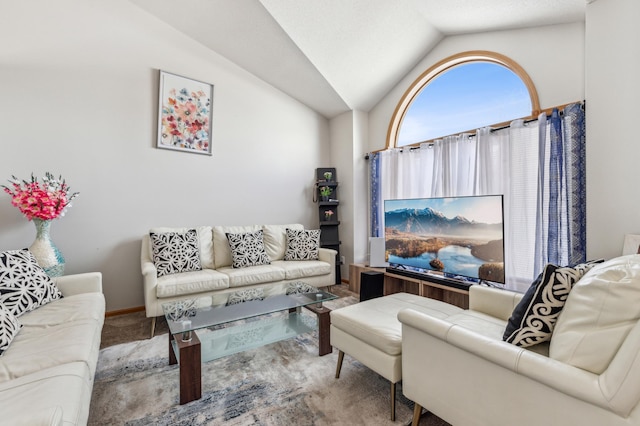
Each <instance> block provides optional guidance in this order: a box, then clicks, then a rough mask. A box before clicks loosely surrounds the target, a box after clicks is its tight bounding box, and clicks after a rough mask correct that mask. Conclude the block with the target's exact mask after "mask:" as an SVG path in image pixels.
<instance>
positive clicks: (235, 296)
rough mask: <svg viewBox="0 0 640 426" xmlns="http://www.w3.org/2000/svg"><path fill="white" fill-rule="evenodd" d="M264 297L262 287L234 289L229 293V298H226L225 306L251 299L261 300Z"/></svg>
mask: <svg viewBox="0 0 640 426" xmlns="http://www.w3.org/2000/svg"><path fill="white" fill-rule="evenodd" d="M263 299H264V290H263V289H262V287H258V288H248V289H246V290H240V291H236V292H234V293H231V294H230V295H229V299H228V300H227V306H229V305H237V304H238V303H242V302H250V301H252V300H263Z"/></svg>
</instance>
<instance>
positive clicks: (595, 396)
mask: <svg viewBox="0 0 640 426" xmlns="http://www.w3.org/2000/svg"><path fill="white" fill-rule="evenodd" d="M521 297H522V295H521V294H517V293H512V292H509V291H503V290H498V289H492V288H487V287H479V286H473V287H471V289H470V295H469V310H466V311H463V312H461V313H459V314H457V315H453V316H449V317H447V318H444V319H442V318H436V317H434V316H430V315H426V314H424V313H421V312H418V311H416V310H413V309H405V310H402V311H400V312H399V314H398V319H399V321H400V322H401V323H402V380H403V392H404V394H405V395H406V396H407V397H408V398H409V399H411V400H413V401H415V402H416V403H417V409H416V410H417V411H416V412H415V413H414V414H415V415H414V422H415V419H416V417H417V416H418V414H419V410H420V406H423V407H424V408H426V409H427V410H429V411H431V412H433V413H434V414H436V415H437V416H439V417H441V418H442V419H444V420H446V421H447V422H449V423H452V424H454V425H492V426H499V425H516V424H517V425H551V424H553V425H594V426H595V425H608V426H613V425H640V406H639V404H638V403H639V401H640V323H639V321H638V320H639V318H640V255H633V256H624V257H620V258H616V259H612V260H610V261H608V262H605V263H602V264H600V265H597V266H595V267H593V269H591V270H590V271H589V272H587V273H586V274H585V275H584V276H583V277H582V278H581V279H580V280H579V281H578V282H577V283H576V284H575V285H574V286H573V289H572V290H571V291H570V293H569V295H568V298H567V300H566V304H565V305H564V308H563V309H562V311H561V312H560V314H559V316H558V318H557V323H556V325H555V329H554V330H553V334H552V336H551V340H550V342H546V343H539V344H537V345H534V346H531V347H530V348H522V347H518V346H515V345H513V344H511V343H507V342H504V341H502V337H503V333H504V331H505V326H506V324H507V320H508V319H509V317H510V315H511V314H512V311H513V309H514V307H515V306H516V305H517V304H518V302H519V300H520V298H521ZM414 424H416V423H414Z"/></svg>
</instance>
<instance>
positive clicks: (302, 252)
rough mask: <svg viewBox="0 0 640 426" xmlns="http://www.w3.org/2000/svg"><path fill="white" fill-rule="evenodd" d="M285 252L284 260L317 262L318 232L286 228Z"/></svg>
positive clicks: (316, 230)
mask: <svg viewBox="0 0 640 426" xmlns="http://www.w3.org/2000/svg"><path fill="white" fill-rule="evenodd" d="M286 231H287V250H286V251H285V253H284V260H318V253H319V249H320V230H319V229H312V230H298V229H289V228H287V230H286Z"/></svg>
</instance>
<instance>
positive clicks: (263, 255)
mask: <svg viewBox="0 0 640 426" xmlns="http://www.w3.org/2000/svg"><path fill="white" fill-rule="evenodd" d="M227 240H228V241H229V248H230V249H231V259H232V263H231V266H233V267H234V268H244V267H247V266H256V265H268V264H270V263H271V259H269V256H268V255H267V252H266V251H265V249H264V239H263V236H262V229H260V230H258V231H255V232H247V233H245V234H232V233H230V232H227Z"/></svg>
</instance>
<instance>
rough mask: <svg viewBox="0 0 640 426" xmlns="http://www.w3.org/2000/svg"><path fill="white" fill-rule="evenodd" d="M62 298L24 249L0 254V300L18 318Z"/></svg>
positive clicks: (31, 255) (28, 252) (42, 270)
mask: <svg viewBox="0 0 640 426" xmlns="http://www.w3.org/2000/svg"><path fill="white" fill-rule="evenodd" d="M60 298H62V293H60V290H58V287H56V285H55V283H54V282H53V281H52V280H51V278H50V277H49V275H47V273H46V272H44V269H42V268H41V267H40V265H38V262H37V261H36V258H35V257H33V254H32V253H31V252H30V251H29V250H28V249H22V250H8V251H5V252H2V253H0V303H3V304H4V305H5V307H6V308H7V309H8V310H9V311H11V313H12V314H13V315H15V316H16V317H19V316H20V315H22V314H24V313H25V312H29V311H32V310H34V309H36V308H38V307H40V306H42V305H46V304H47V303H49V302H51V301H54V300H57V299H60Z"/></svg>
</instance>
